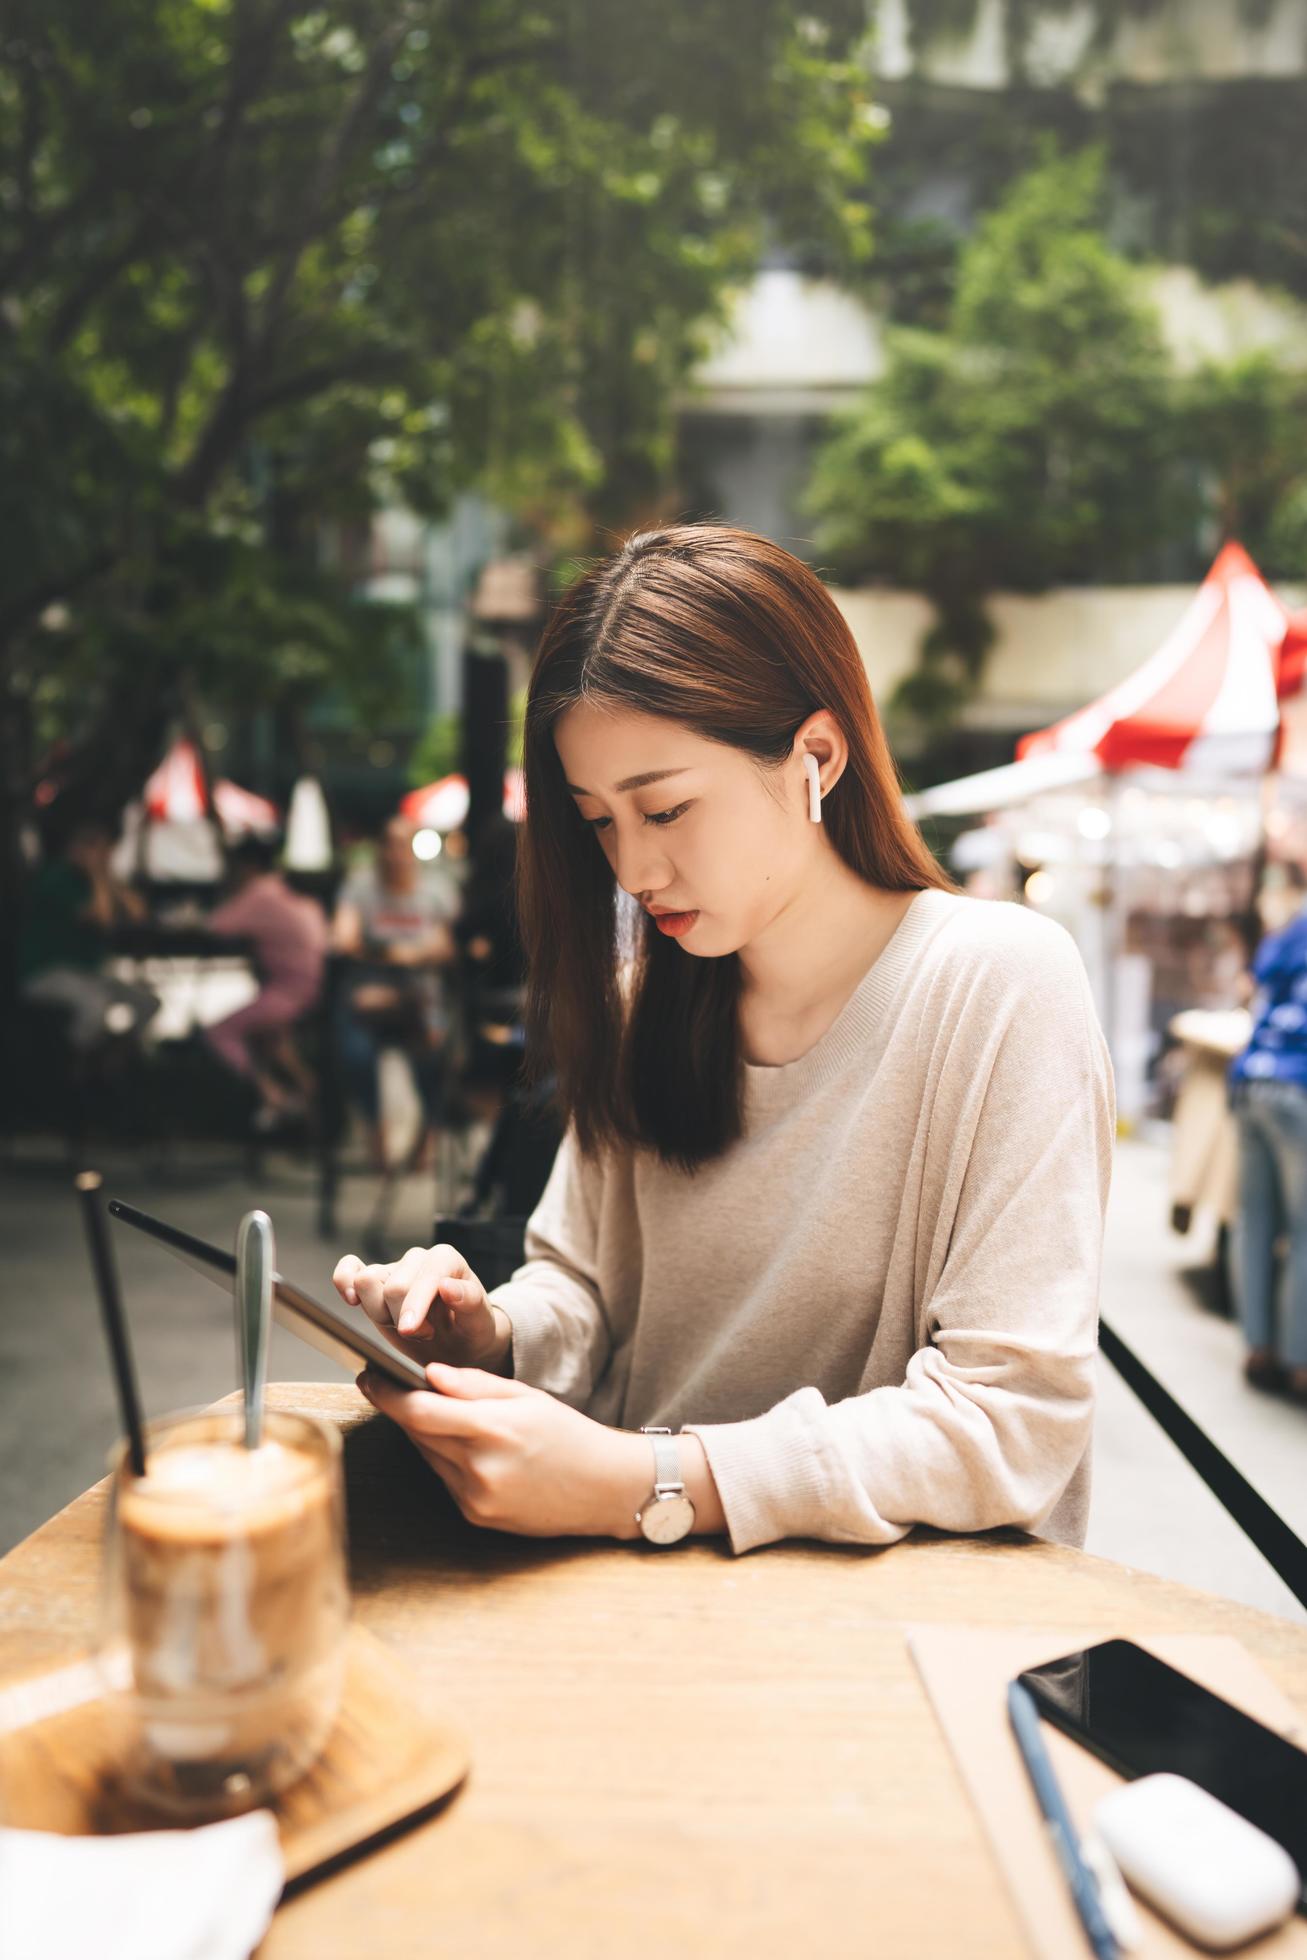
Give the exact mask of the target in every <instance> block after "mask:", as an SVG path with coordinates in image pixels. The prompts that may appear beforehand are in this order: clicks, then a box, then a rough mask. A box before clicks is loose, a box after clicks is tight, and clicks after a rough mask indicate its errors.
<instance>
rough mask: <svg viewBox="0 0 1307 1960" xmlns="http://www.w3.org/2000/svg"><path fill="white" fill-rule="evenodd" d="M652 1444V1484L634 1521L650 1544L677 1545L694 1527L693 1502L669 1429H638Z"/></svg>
mask: <svg viewBox="0 0 1307 1960" xmlns="http://www.w3.org/2000/svg"><path fill="white" fill-rule="evenodd" d="M640 1434H641V1435H642V1436H647V1437H648V1438H649V1440H650V1442H651V1443H652V1444H653V1453H654V1485H653V1489H652V1490H651V1491H650V1493H649V1495H648V1497H646V1498H645V1500H644V1503H643V1505H642V1506H641V1508H640V1509H639V1510H638V1511H637V1512H636V1514H635V1521H636V1523H637V1524H638V1525H639V1527H640V1529H641V1531H642V1532H643V1533H644V1535H645V1537H646V1538H647V1539H648V1540H649V1543H650V1544H651V1545H677V1544H679V1543H680V1541H681V1539H682V1538H687V1537H688V1536H689V1534H690V1533H691V1532H692V1531H693V1530H694V1505H693V1503H692V1502H691V1500H690V1499H689V1498H688V1497H687V1496H686V1494H685V1485H684V1483H683V1481H682V1479H681V1460H680V1456H679V1453H678V1451H677V1448H676V1444H675V1443H674V1442H673V1441H672V1432H671V1430H670V1429H653V1428H648V1429H641V1431H640Z"/></svg>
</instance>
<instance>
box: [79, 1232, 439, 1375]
mask: <svg viewBox="0 0 1307 1960" xmlns="http://www.w3.org/2000/svg"><path fill="white" fill-rule="evenodd" d="M109 1213H110V1216H111V1217H113V1218H119V1219H121V1220H122V1222H123V1224H124V1225H134V1226H135V1227H136V1229H137V1231H138V1232H144V1233H146V1235H147V1236H148V1237H150V1238H152V1239H157V1240H158V1242H159V1244H160V1245H164V1246H167V1248H168V1250H169V1252H171V1253H172V1254H173V1255H174V1256H175V1257H176V1258H178V1259H181V1260H182V1261H184V1263H185V1264H186V1265H188V1266H192V1267H193V1268H194V1269H195V1271H196V1272H197V1273H202V1274H203V1276H204V1277H205V1279H209V1280H212V1281H213V1283H214V1285H215V1286H221V1287H225V1288H226V1289H227V1291H228V1292H230V1290H231V1283H232V1281H233V1280H234V1279H235V1277H236V1255H235V1253H232V1252H224V1251H223V1250H222V1249H221V1247H219V1246H216V1245H210V1244H209V1243H208V1241H207V1240H206V1239H197V1238H195V1237H194V1236H193V1234H192V1233H190V1232H183V1231H181V1230H180V1228H179V1227H178V1226H176V1225H165V1224H164V1222H163V1220H162V1219H161V1218H151V1216H150V1214H149V1212H148V1211H138V1210H137V1209H136V1207H135V1205H127V1204H124V1203H123V1202H122V1200H121V1199H120V1198H110V1200H109ZM272 1317H273V1319H274V1320H276V1321H278V1322H279V1323H280V1324H281V1326H283V1327H289V1329H290V1331H291V1333H292V1334H298V1335H299V1337H300V1339H301V1340H302V1341H307V1342H308V1344H309V1346H310V1347H314V1348H316V1349H317V1350H318V1352H319V1354H325V1355H327V1356H328V1358H329V1359H330V1360H332V1361H335V1362H338V1363H339V1364H340V1366H341V1367H342V1368H344V1369H346V1370H347V1372H348V1373H349V1374H351V1375H356V1374H357V1373H358V1371H359V1369H360V1368H375V1369H376V1370H377V1373H378V1374H381V1375H387V1376H389V1378H390V1380H391V1381H393V1382H398V1383H399V1385H400V1387H401V1388H429V1387H430V1383H429V1382H428V1381H427V1378H426V1375H425V1373H424V1372H423V1370H422V1368H421V1367H420V1366H419V1364H418V1363H417V1362H416V1361H410V1360H409V1357H408V1356H407V1355H406V1354H401V1353H400V1351H399V1349H398V1348H395V1347H392V1346H391V1345H390V1343H389V1341H387V1340H386V1339H385V1338H384V1336H383V1335H381V1334H379V1333H378V1332H377V1330H376V1328H375V1327H373V1325H372V1323H371V1321H370V1320H363V1319H358V1320H354V1319H351V1318H350V1317H349V1315H348V1314H346V1313H344V1312H342V1311H341V1309H340V1308H339V1307H328V1306H324V1305H323V1303H322V1302H321V1301H320V1300H315V1299H313V1298H312V1297H311V1296H310V1295H309V1294H307V1293H305V1292H303V1291H302V1289H301V1288H300V1287H298V1286H295V1285H294V1284H293V1283H292V1282H291V1281H290V1280H288V1279H283V1278H282V1276H281V1274H280V1273H278V1274H276V1275H275V1276H274V1278H273V1282H272Z"/></svg>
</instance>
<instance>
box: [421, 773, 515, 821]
mask: <svg viewBox="0 0 1307 1960" xmlns="http://www.w3.org/2000/svg"><path fill="white" fill-rule="evenodd" d="M470 800H471V793H470V791H469V789H468V785H467V777H466V776H461V775H453V776H441V777H440V778H439V780H438V781H437V782H434V783H426V784H424V786H423V787H422V788H421V789H411V790H410V791H409V792H408V795H407V796H404V797H401V799H400V805H399V807H400V809H401V811H402V812H403V814H404V815H405V816H406V817H407V818H408V820H409V822H410V823H413V824H416V825H417V826H418V828H419V829H420V830H440V831H446V830H457V829H458V827H459V825H460V824H461V823H462V822H463V821H464V820H465V818H466V817H467V813H468V807H469V803H470ZM503 808H504V815H505V816H506V817H508V818H510V819H511V821H512V822H513V823H521V821H522V819H523V817H524V816H525V815H526V788H525V784H524V782H523V777H522V771H521V770H520V769H506V770H505V771H504V804H503Z"/></svg>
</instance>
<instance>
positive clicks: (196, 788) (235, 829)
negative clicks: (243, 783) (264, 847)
mask: <svg viewBox="0 0 1307 1960" xmlns="http://www.w3.org/2000/svg"><path fill="white" fill-rule="evenodd" d="M213 809H214V815H215V816H216V817H217V819H218V822H219V823H220V824H221V825H222V828H223V830H224V831H225V832H226V833H227V835H228V836H229V837H239V836H241V835H243V834H244V833H245V832H248V831H273V830H276V828H277V826H278V824H279V823H280V822H281V812H280V811H279V810H278V808H277V806H276V804H275V803H269V801H268V799H267V797H266V796H256V795H255V794H254V792H253V790H248V789H242V788H241V787H240V785H239V784H238V783H231V782H228V781H227V780H226V778H225V777H219V778H218V780H217V781H216V782H215V783H214V785H213ZM145 814H146V816H147V818H149V819H150V821H151V822H153V823H193V822H194V821H195V820H196V819H197V818H199V817H203V816H205V815H206V814H207V811H206V809H205V800H204V774H203V771H202V770H201V768H200V758H199V756H198V754H197V753H196V749H195V744H194V743H193V742H188V741H185V740H183V741H179V742H174V743H173V745H172V747H171V748H170V749H169V751H168V753H167V755H165V757H164V758H163V761H162V762H161V763H160V764H159V766H158V768H157V769H156V770H155V772H154V774H153V775H152V776H151V777H150V779H149V781H148V782H147V783H146V785H145Z"/></svg>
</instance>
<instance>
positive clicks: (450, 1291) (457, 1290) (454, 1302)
mask: <svg viewBox="0 0 1307 1960" xmlns="http://www.w3.org/2000/svg"><path fill="white" fill-rule="evenodd" d="M445 1292H446V1295H447V1296H448V1299H449V1304H450V1306H451V1307H461V1306H462V1304H463V1285H462V1281H461V1280H456V1279H447V1280H446V1281H445Z"/></svg>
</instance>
